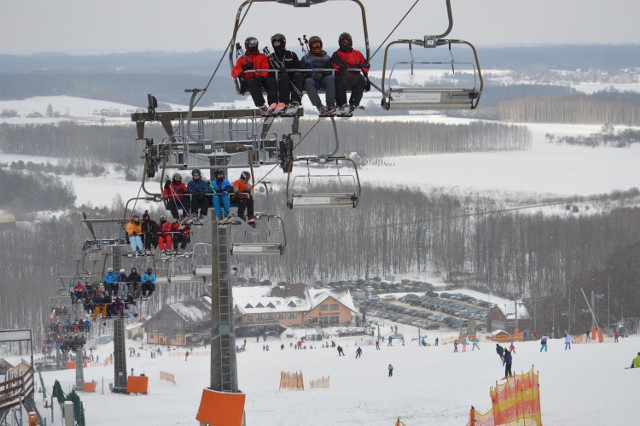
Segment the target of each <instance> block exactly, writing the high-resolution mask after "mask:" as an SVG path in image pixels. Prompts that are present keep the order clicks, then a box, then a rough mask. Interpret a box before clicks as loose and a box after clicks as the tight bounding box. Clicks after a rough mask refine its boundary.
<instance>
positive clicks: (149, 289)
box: [142, 281, 155, 296]
mask: <svg viewBox="0 0 640 426" xmlns="http://www.w3.org/2000/svg"><path fill="white" fill-rule="evenodd" d="M153 290H155V286H154V285H153V283H152V282H151V281H145V282H143V283H142V295H143V296H151V295H152V294H153Z"/></svg>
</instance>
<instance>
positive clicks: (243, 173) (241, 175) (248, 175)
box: [240, 171, 251, 180]
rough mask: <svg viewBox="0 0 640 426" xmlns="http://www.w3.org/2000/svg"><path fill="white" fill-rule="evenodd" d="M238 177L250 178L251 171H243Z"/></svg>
mask: <svg viewBox="0 0 640 426" xmlns="http://www.w3.org/2000/svg"><path fill="white" fill-rule="evenodd" d="M240 179H242V180H249V179H251V173H249V172H247V171H244V172H242V173H241V174H240Z"/></svg>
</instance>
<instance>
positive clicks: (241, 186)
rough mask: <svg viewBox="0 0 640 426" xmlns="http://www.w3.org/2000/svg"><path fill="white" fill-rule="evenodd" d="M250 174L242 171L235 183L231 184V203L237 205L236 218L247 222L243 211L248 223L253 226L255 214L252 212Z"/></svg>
mask: <svg viewBox="0 0 640 426" xmlns="http://www.w3.org/2000/svg"><path fill="white" fill-rule="evenodd" d="M250 180H251V173H249V172H247V171H244V172H242V173H241V174H240V178H238V179H237V180H236V181H235V182H233V197H232V199H231V202H232V203H234V204H237V205H238V217H239V218H240V219H242V220H247V216H245V214H244V213H245V210H247V214H248V215H249V220H248V223H249V225H253V224H255V223H256V217H255V213H254V211H253V185H251V182H250Z"/></svg>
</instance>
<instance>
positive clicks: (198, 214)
mask: <svg viewBox="0 0 640 426" xmlns="http://www.w3.org/2000/svg"><path fill="white" fill-rule="evenodd" d="M191 177H192V179H191V181H190V182H189V183H188V184H187V190H188V191H189V196H190V197H191V203H190V204H191V216H192V217H193V221H194V222H199V221H201V220H202V219H204V218H205V217H206V216H207V210H208V209H209V204H210V203H211V202H210V201H209V195H208V194H211V186H209V183H208V182H207V181H205V180H204V179H202V173H201V172H200V169H194V170H193V171H192V172H191Z"/></svg>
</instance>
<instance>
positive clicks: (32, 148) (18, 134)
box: [0, 120, 531, 168]
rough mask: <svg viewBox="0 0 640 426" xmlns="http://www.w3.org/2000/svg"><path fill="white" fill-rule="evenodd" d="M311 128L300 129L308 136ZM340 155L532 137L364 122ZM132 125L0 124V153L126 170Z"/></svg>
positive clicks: (481, 126) (344, 132)
mask: <svg viewBox="0 0 640 426" xmlns="http://www.w3.org/2000/svg"><path fill="white" fill-rule="evenodd" d="M312 126H313V123H311V122H308V121H305V122H303V123H302V124H301V133H302V134H305V133H306V132H307V131H308V130H309V129H310V128H311V127H312ZM330 126H331V124H330V123H329V122H327V120H325V122H321V123H319V124H318V126H317V129H314V130H313V131H312V132H311V133H309V135H308V136H307V137H306V138H305V141H304V143H302V144H300V145H299V147H297V149H298V151H297V152H299V153H300V154H305V153H317V152H318V150H320V152H322V151H324V152H327V153H330V152H333V149H334V148H335V140H334V139H333V138H327V137H326V135H327V134H333V133H332V130H331V129H330ZM147 127H148V129H147V130H146V132H145V136H147V137H153V138H155V140H157V141H160V140H162V139H163V138H164V137H166V134H164V133H163V130H162V129H161V128H160V126H159V125H150V126H147ZM338 133H339V138H340V147H339V148H340V152H339V153H343V152H358V153H360V154H361V155H362V156H367V157H369V158H375V157H385V156H400V155H417V154H430V153H445V152H472V151H476V152H479V151H503V150H522V149H526V148H528V147H529V145H530V143H531V135H530V132H529V130H528V129H527V128H526V127H523V126H515V125H509V124H500V123H486V122H473V123H470V124H464V125H447V124H438V123H411V125H407V123H402V122H391V123H387V122H377V121H376V122H362V121H350V122H346V123H341V125H340V128H339V132H338ZM134 135H135V130H134V125H133V123H132V124H131V125H109V126H103V125H79V124H75V123H72V122H62V123H60V124H57V125H54V124H41V125H20V126H18V125H9V124H0V150H2V151H3V152H5V153H8V154H25V155H38V156H47V157H57V158H67V159H70V158H75V159H82V160H83V161H94V162H113V163H118V164H121V165H122V166H124V167H125V168H131V167H136V166H139V165H140V164H141V161H140V157H141V156H142V151H143V149H144V143H143V142H139V141H138V142H137V141H135V137H134Z"/></svg>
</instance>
